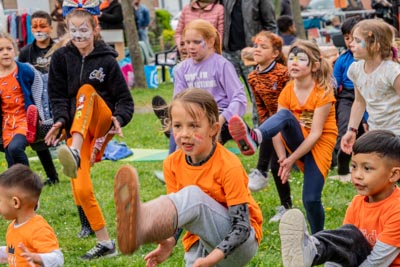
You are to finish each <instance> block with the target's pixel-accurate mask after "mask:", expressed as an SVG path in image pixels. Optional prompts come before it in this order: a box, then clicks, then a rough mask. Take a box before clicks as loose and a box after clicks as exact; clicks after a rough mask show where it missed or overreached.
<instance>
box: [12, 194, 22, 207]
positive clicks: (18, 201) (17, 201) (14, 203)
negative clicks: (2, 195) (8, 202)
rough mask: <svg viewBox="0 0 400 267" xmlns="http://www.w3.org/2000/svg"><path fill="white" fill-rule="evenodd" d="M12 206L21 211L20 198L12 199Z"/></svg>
mask: <svg viewBox="0 0 400 267" xmlns="http://www.w3.org/2000/svg"><path fill="white" fill-rule="evenodd" d="M12 204H13V206H14V208H15V209H19V208H20V207H21V200H20V199H19V197H15V196H14V197H12Z"/></svg>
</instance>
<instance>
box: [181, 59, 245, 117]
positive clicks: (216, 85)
mask: <svg viewBox="0 0 400 267" xmlns="http://www.w3.org/2000/svg"><path fill="white" fill-rule="evenodd" d="M191 87H195V88H200V89H204V90H207V91H208V92H210V93H211V94H212V95H213V96H214V99H215V101H216V102H217V104H218V109H219V112H220V113H221V114H222V116H224V118H225V120H226V121H229V120H230V118H231V117H232V116H233V115H239V116H243V115H244V113H245V112H246V106H247V98H246V94H245V92H244V89H243V84H242V83H241V82H240V80H239V78H238V76H237V74H236V71H235V68H234V67H233V65H232V63H230V62H229V61H228V60H226V59H225V58H224V57H223V56H221V55H219V54H217V53H213V54H211V55H210V56H209V57H208V58H206V59H205V60H203V61H201V62H198V63H195V62H193V60H192V59H191V58H188V59H186V60H184V61H182V62H181V65H180V67H179V69H178V70H177V72H176V76H175V81H174V96H175V95H176V94H178V93H179V92H181V91H183V90H185V89H187V88H191Z"/></svg>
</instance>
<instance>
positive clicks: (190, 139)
mask: <svg viewBox="0 0 400 267" xmlns="http://www.w3.org/2000/svg"><path fill="white" fill-rule="evenodd" d="M168 113H169V118H170V120H169V123H168V127H169V128H171V130H172V131H173V132H174V138H175V140H176V143H177V144H178V145H179V147H180V149H179V150H178V151H176V152H175V153H173V154H171V155H169V156H168V157H167V159H166V160H165V161H164V164H163V170H164V174H165V182H166V186H167V192H168V195H166V196H161V197H159V198H157V199H154V200H152V201H149V202H147V203H144V204H143V203H141V202H140V200H139V199H140V196H139V192H138V190H137V188H138V185H137V174H136V172H135V170H134V169H133V168H132V167H129V166H124V167H122V168H120V169H119V170H118V172H117V175H116V177H115V194H114V197H115V203H116V214H117V231H118V244H119V246H120V250H121V251H122V253H124V254H132V253H133V252H134V251H135V250H137V249H138V248H139V247H140V246H141V245H143V244H145V243H150V242H155V241H157V243H158V247H157V248H156V249H154V250H153V251H151V252H150V253H148V254H147V255H146V256H145V257H144V260H145V261H146V266H147V267H154V266H157V265H158V264H161V263H162V262H163V261H165V260H166V259H167V258H168V257H169V256H170V255H171V253H172V251H173V249H174V246H175V245H176V243H177V241H178V239H179V236H180V233H181V232H182V229H185V230H187V233H186V234H185V236H184V237H183V239H182V243H183V247H184V248H185V256H184V259H185V263H186V266H245V265H246V264H248V263H249V262H250V260H251V259H252V258H253V257H254V255H255V254H256V252H257V250H258V247H259V243H260V240H261V237H262V225H261V224H262V213H261V210H260V208H259V206H258V205H257V203H256V202H255V201H254V199H253V197H252V196H251V194H250V191H249V189H248V188H247V175H246V172H245V170H244V168H243V166H242V164H241V162H240V160H239V159H238V158H237V156H236V155H234V154H232V153H230V152H229V151H228V150H227V149H226V148H225V147H223V146H222V145H221V144H219V143H218V142H217V135H218V132H219V127H220V125H219V122H218V121H219V110H218V106H217V103H216V102H215V100H214V96H213V95H211V94H210V93H209V92H207V91H206V90H203V89H199V88H188V89H186V90H184V91H182V92H180V93H179V94H177V95H176V96H175V97H174V100H173V101H172V103H171V105H170V107H169V110H168ZM126 194H129V195H130V196H132V197H131V198H129V199H128V200H126V198H124V195H126ZM136 201H137V202H136ZM127 204H128V205H127ZM193 207H199V208H193ZM127 222H129V223H127ZM205 250H206V251H207V252H208V253H201V252H200V251H205ZM205 254H207V255H205Z"/></svg>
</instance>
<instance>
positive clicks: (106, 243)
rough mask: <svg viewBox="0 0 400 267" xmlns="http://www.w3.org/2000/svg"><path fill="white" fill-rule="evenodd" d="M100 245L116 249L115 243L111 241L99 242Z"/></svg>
mask: <svg viewBox="0 0 400 267" xmlns="http://www.w3.org/2000/svg"><path fill="white" fill-rule="evenodd" d="M99 244H101V245H103V246H105V247H107V248H109V249H112V248H113V247H114V245H113V242H112V241H111V240H102V241H99Z"/></svg>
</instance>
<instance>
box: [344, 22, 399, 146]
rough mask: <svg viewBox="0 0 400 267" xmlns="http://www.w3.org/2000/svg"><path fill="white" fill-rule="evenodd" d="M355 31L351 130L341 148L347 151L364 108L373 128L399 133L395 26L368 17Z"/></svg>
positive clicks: (369, 123) (349, 125)
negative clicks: (393, 27)
mask: <svg viewBox="0 0 400 267" xmlns="http://www.w3.org/2000/svg"><path fill="white" fill-rule="evenodd" d="M352 35H353V40H352V42H351V43H350V49H351V51H352V52H353V55H354V58H355V59H357V60H358V61H357V62H354V63H353V64H352V65H351V66H350V68H349V71H348V76H349V79H350V80H351V81H352V82H353V83H354V96H355V97H354V102H353V105H352V107H351V113H350V120H349V124H348V128H347V129H348V130H347V132H346V134H345V135H344V136H343V137H342V140H341V149H342V150H343V151H344V152H345V153H347V154H351V152H352V146H353V144H354V142H355V140H356V136H357V129H358V128H357V125H359V123H360V121H361V119H362V116H363V114H364V112H365V110H367V111H368V126H369V129H370V130H377V129H380V130H390V131H392V132H393V133H395V134H396V135H400V123H398V122H399V121H400V65H399V63H398V52H397V48H395V47H393V38H394V33H393V29H392V28H391V26H390V25H388V24H387V23H386V22H384V21H381V20H377V19H368V20H364V21H360V22H359V23H357V24H356V25H355V26H354V28H353V31H352Z"/></svg>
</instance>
